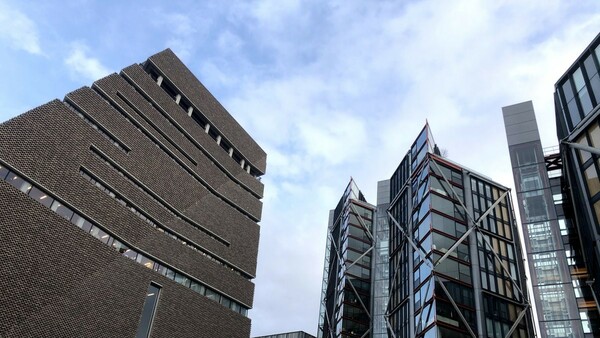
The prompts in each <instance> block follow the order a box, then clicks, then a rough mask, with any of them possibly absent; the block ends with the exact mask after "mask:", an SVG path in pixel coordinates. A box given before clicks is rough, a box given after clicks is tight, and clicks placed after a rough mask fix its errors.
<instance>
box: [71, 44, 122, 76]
mask: <svg viewBox="0 0 600 338" xmlns="http://www.w3.org/2000/svg"><path fill="white" fill-rule="evenodd" d="M88 50H89V48H88V47H87V46H86V45H84V44H82V43H78V42H77V43H73V44H72V45H71V50H70V52H69V55H68V56H67V57H66V58H65V60H64V64H65V65H66V66H67V67H68V68H69V71H70V72H71V73H72V74H73V75H74V76H76V77H79V78H83V79H85V80H92V81H95V80H98V79H99V78H102V77H104V76H106V75H108V74H110V73H111V70H109V69H108V68H107V67H105V66H104V65H102V63H101V62H100V61H99V60H98V59H96V58H93V57H90V56H88V55H87V53H88Z"/></svg>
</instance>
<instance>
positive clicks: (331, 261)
mask: <svg viewBox="0 0 600 338" xmlns="http://www.w3.org/2000/svg"><path fill="white" fill-rule="evenodd" d="M374 211H375V207H374V206H373V205H371V204H369V203H367V201H366V200H365V198H364V196H363V194H362V192H361V191H360V190H359V189H358V187H357V186H356V184H355V183H354V180H350V183H349V184H348V186H347V187H346V190H345V191H344V194H343V195H342V197H341V198H340V201H339V202H338V205H337V207H336V208H335V210H331V211H330V213H329V226H328V228H327V247H326V250H325V268H324V271H323V286H322V290H321V292H322V295H321V310H320V315H319V328H318V332H317V336H318V337H319V338H337V337H348V338H354V337H357V338H360V337H369V335H370V331H371V297H372V294H371V293H372V287H371V258H372V257H373V247H374V240H373V216H374Z"/></svg>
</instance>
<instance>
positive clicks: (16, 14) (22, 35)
mask: <svg viewBox="0 0 600 338" xmlns="http://www.w3.org/2000/svg"><path fill="white" fill-rule="evenodd" d="M0 40H4V41H6V42H7V43H8V44H9V45H10V46H11V47H12V48H14V49H21V50H24V51H26V52H28V53H31V54H42V48H41V47H40V38H39V33H38V29H37V27H36V25H35V22H33V21H32V20H31V19H30V18H29V17H27V16H26V15H25V14H23V13H21V12H20V11H19V10H17V9H14V8H10V7H9V6H8V4H6V3H4V2H0Z"/></svg>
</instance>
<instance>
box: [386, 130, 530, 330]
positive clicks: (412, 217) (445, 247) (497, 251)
mask: <svg viewBox="0 0 600 338" xmlns="http://www.w3.org/2000/svg"><path fill="white" fill-rule="evenodd" d="M389 216H390V238H389V240H390V244H389V245H390V291H389V292H390V302H389V308H388V313H387V321H388V325H389V328H390V329H391V336H393V337H396V338H409V337H410V338H412V337H425V338H430V337H439V338H441V337H453V338H455V337H456V338H463V337H464V338H467V337H520V338H523V337H533V333H532V321H531V311H530V310H531V309H530V305H529V301H528V298H527V293H526V288H525V274H524V269H523V264H522V253H521V248H520V243H519V236H518V232H517V228H516V223H515V220H514V216H513V209H512V203H511V199H510V194H509V190H508V189H507V188H506V187H504V186H502V185H500V184H498V183H496V182H494V181H492V180H491V179H489V178H488V177H486V176H483V175H481V174H479V173H476V172H474V171H473V170H470V169H468V168H465V167H463V166H461V165H459V164H457V163H454V162H452V161H450V160H449V159H447V158H444V157H442V156H440V153H439V151H438V150H437V146H436V145H435V143H434V141H433V137H432V135H431V132H430V130H429V126H428V125H426V126H425V127H424V128H423V130H422V131H421V133H420V134H419V136H418V137H417V139H416V141H415V142H414V143H413V145H412V147H411V148H410V151H409V152H408V154H407V155H406V156H405V157H404V159H403V160H402V161H401V163H400V165H399V166H398V169H397V170H396V172H395V173H394V174H393V176H392V178H391V181H390V207H389Z"/></svg>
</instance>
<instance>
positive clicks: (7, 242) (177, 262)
mask: <svg viewBox="0 0 600 338" xmlns="http://www.w3.org/2000/svg"><path fill="white" fill-rule="evenodd" d="M151 64H155V66H153V68H152V72H154V73H156V72H160V76H161V77H162V80H164V81H168V83H169V84H171V85H172V86H174V87H176V88H180V92H179V94H180V95H181V97H182V99H183V100H186V102H187V103H188V104H191V105H192V106H193V109H194V111H196V113H198V112H201V113H202V114H203V119H204V120H206V121H209V123H210V124H211V126H210V128H213V133H214V130H217V131H218V132H219V135H220V136H219V139H220V138H221V137H222V139H224V140H227V142H228V143H227V145H228V146H227V147H225V146H223V145H219V144H218V143H217V142H216V141H215V139H214V137H211V136H210V135H209V134H208V133H207V132H205V128H204V126H201V125H200V124H199V123H197V122H196V121H195V120H194V119H193V118H192V117H190V116H189V114H188V111H186V109H184V108H185V107H183V108H182V106H181V105H180V104H177V103H176V101H175V100H174V99H173V98H172V96H170V95H169V94H167V93H166V92H165V90H163V88H161V87H160V86H159V85H157V82H156V81H155V80H153V78H152V77H151V75H150V74H149V73H148V66H149V65H151ZM154 75H156V74H154ZM159 82H160V81H159ZM228 147H232V148H231V149H229V151H228V149H226V148H228ZM232 153H235V154H238V157H239V156H242V158H243V160H241V161H240V160H239V159H237V160H235V159H234V158H233V157H232V155H231V154H232ZM239 154H241V155H239ZM265 163H266V154H265V153H264V151H263V150H262V149H261V148H260V147H259V146H258V145H257V144H256V142H254V141H253V140H252V139H251V138H250V136H249V135H248V134H247V133H246V132H245V131H244V130H243V129H242V128H241V127H240V125H239V124H238V123H237V122H236V121H235V120H234V119H233V117H232V116H231V115H229V113H227V111H226V110H225V109H224V108H223V107H222V106H221V105H220V104H219V103H218V101H216V99H215V98H214V97H213V96H212V95H211V94H210V93H209V92H208V91H207V90H206V88H204V86H202V84H201V83H200V82H199V81H198V80H197V79H196V78H195V77H194V76H193V75H192V73H191V72H190V71H189V70H188V69H187V68H186V67H185V65H183V63H181V61H180V60H179V59H178V58H177V57H176V56H175V55H174V54H173V53H172V52H171V51H170V50H166V51H163V52H161V53H159V54H156V55H154V56H152V57H151V58H150V59H149V61H146V63H145V64H144V65H132V66H130V67H127V68H126V69H124V70H123V71H122V73H121V75H117V74H113V75H109V76H107V77H106V78H103V79H101V80H99V81H97V82H95V83H94V85H93V86H92V88H87V87H84V88H81V89H79V90H76V91H74V92H72V93H69V94H67V96H66V97H65V101H64V102H61V101H59V100H54V101H51V102H49V103H47V104H45V105H42V106H40V107H38V108H35V109H33V110H31V111H29V112H27V113H25V114H22V115H20V116H17V117H16V118H14V119H11V120H9V121H6V122H4V123H2V124H0V166H1V167H5V168H7V169H9V170H11V171H12V172H14V173H16V174H18V175H19V176H20V177H22V178H24V179H25V180H26V181H28V182H30V183H32V184H33V185H34V187H37V188H39V189H41V190H43V191H45V192H47V193H48V194H49V195H50V196H52V197H53V198H56V199H59V200H61V201H62V202H63V204H64V205H66V206H68V207H69V208H71V209H72V210H74V211H75V212H76V213H77V214H80V215H81V216H84V217H85V218H87V219H89V220H90V221H92V222H93V224H96V225H97V226H98V227H100V228H101V229H104V231H106V232H107V233H108V234H110V236H111V238H113V237H114V238H115V239H119V240H120V241H121V242H123V243H125V244H126V245H127V246H128V247H130V248H132V249H134V250H135V251H137V252H139V253H140V254H141V253H143V254H144V255H145V256H147V257H150V258H151V259H154V261H156V262H160V264H162V265H164V266H167V267H169V268H170V269H172V270H174V271H176V272H177V273H178V274H179V273H181V274H183V275H184V276H187V278H189V279H191V280H193V281H197V282H198V283H200V284H202V285H205V286H206V288H209V289H211V290H213V291H214V292H216V293H218V294H219V296H218V297H219V299H221V298H222V300H221V303H219V302H218V301H214V300H212V299H209V298H208V297H207V296H205V295H203V294H199V293H197V292H195V291H194V290H192V289H191V288H190V286H189V284H188V285H184V284H182V283H181V282H180V283H178V282H176V281H175V280H173V278H168V277H167V276H166V275H164V276H163V275H162V274H160V273H159V272H158V271H153V270H152V269H149V268H146V267H144V266H143V265H141V264H140V263H137V262H135V261H132V260H131V259H129V258H127V257H125V256H123V255H122V254H120V253H119V252H118V251H116V250H115V249H114V248H112V247H111V246H109V245H107V244H104V243H102V242H101V241H99V240H98V239H97V238H94V237H92V235H90V234H89V233H88V234H86V233H85V232H84V231H83V230H82V229H80V228H78V227H77V226H76V225H74V224H73V221H69V220H65V219H64V218H61V217H60V216H59V215H58V214H57V213H56V212H54V211H52V210H51V209H49V208H47V207H45V206H43V205H41V204H40V203H38V201H36V200H34V199H32V198H31V197H29V196H27V195H26V193H23V192H21V191H19V190H18V189H17V188H15V187H13V186H12V185H10V184H8V183H7V182H6V181H4V180H2V177H0V203H1V205H2V208H3V211H2V212H0V262H2V270H1V271H2V273H0V337H2V338H5V337H133V336H135V334H136V330H137V327H138V325H139V322H140V315H141V310H142V306H143V303H144V300H145V297H146V292H147V289H148V285H149V284H150V282H155V283H158V284H159V285H160V286H161V287H162V288H161V291H160V298H159V301H158V305H157V309H156V314H155V318H154V322H153V326H152V332H151V336H152V337H248V336H249V334H250V320H249V319H248V318H247V317H246V316H244V313H245V310H244V309H248V308H250V307H251V306H252V302H253V294H254V284H253V283H252V281H251V279H252V278H253V277H254V274H255V272H256V258H257V251H258V237H259V226H258V224H257V223H256V222H258V221H259V220H260V217H261V209H262V203H261V201H260V198H261V197H262V193H263V185H262V183H261V182H260V180H258V179H257V178H256V177H253V176H257V175H260V174H262V173H264V171H265ZM1 167H0V169H1ZM80 172H85V173H88V174H90V175H91V176H92V177H94V178H95V179H96V180H97V181H99V182H102V185H103V186H104V187H105V188H108V189H109V190H110V192H111V194H112V195H110V194H109V193H108V192H107V191H103V189H101V188H99V187H97V186H94V184H93V183H90V181H89V180H88V179H86V178H85V177H84V176H82V174H81V173H80ZM249 172H250V173H249ZM115 194H116V196H117V197H115ZM119 199H121V202H120V201H119ZM122 200H125V201H127V203H129V204H128V206H127V207H126V206H125V205H124V204H123V203H124V202H122ZM129 205H131V206H133V209H135V210H136V212H137V214H136V212H134V211H132V207H129ZM140 212H141V213H143V214H144V215H145V216H140V215H139V213H140ZM146 216H147V217H148V218H149V219H152V224H153V225H151V224H150V223H149V221H146V220H145V219H146ZM155 266H158V265H155ZM186 286H187V287H186ZM234 304H235V305H234Z"/></svg>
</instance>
